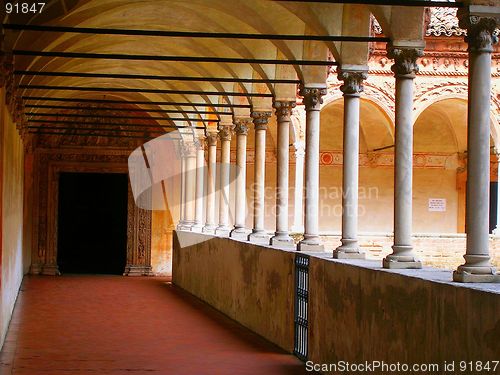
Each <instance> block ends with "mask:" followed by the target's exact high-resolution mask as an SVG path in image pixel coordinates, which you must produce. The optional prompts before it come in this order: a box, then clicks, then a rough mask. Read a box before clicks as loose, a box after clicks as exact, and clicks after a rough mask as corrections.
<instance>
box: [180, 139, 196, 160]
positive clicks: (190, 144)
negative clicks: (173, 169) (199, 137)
mask: <svg viewBox="0 0 500 375" xmlns="http://www.w3.org/2000/svg"><path fill="white" fill-rule="evenodd" d="M196 148H197V145H196V142H194V141H184V142H182V144H181V154H182V157H185V158H190V157H194V156H196Z"/></svg>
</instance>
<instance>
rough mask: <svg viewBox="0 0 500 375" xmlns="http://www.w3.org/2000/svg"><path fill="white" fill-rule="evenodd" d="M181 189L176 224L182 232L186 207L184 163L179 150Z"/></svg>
mask: <svg viewBox="0 0 500 375" xmlns="http://www.w3.org/2000/svg"><path fill="white" fill-rule="evenodd" d="M180 162H181V176H180V178H181V187H180V202H179V223H177V228H176V229H177V230H182V229H183V226H184V221H185V217H186V216H185V206H186V200H185V198H186V193H185V189H186V162H185V159H184V154H183V152H182V148H181V160H180Z"/></svg>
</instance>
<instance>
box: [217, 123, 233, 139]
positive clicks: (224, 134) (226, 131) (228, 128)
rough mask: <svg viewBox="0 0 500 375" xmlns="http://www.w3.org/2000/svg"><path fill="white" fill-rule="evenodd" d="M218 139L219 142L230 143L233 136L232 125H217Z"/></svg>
mask: <svg viewBox="0 0 500 375" xmlns="http://www.w3.org/2000/svg"><path fill="white" fill-rule="evenodd" d="M218 129H219V138H220V139H221V141H231V136H232V135H233V125H232V124H231V125H219V127H218Z"/></svg>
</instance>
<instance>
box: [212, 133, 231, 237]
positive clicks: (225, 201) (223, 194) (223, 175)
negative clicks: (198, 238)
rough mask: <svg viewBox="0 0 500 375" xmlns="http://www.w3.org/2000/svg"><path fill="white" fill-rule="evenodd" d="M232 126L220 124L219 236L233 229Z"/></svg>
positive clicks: (217, 231) (216, 231) (216, 232)
mask: <svg viewBox="0 0 500 375" xmlns="http://www.w3.org/2000/svg"><path fill="white" fill-rule="evenodd" d="M232 128H233V125H219V138H220V140H221V160H220V195H219V226H218V227H217V229H216V230H215V234H216V235H218V236H228V235H229V232H230V231H231V227H230V226H229V178H230V173H231V135H232V134H231V133H232Z"/></svg>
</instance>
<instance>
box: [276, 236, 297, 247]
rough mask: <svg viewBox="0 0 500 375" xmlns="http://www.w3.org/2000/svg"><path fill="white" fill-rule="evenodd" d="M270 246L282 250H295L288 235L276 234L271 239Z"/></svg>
mask: <svg viewBox="0 0 500 375" xmlns="http://www.w3.org/2000/svg"><path fill="white" fill-rule="evenodd" d="M270 243H271V246H274V247H279V248H284V249H295V247H296V246H295V243H294V242H293V238H292V237H290V236H289V235H288V234H276V235H274V236H273V237H271V242H270Z"/></svg>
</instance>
